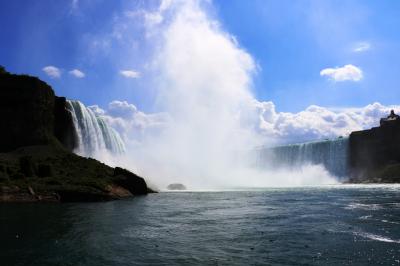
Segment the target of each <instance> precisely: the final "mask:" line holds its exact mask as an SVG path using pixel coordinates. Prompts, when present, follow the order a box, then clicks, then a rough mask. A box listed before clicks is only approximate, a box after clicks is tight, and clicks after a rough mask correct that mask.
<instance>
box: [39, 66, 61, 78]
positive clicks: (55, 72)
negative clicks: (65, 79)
mask: <svg viewBox="0 0 400 266" xmlns="http://www.w3.org/2000/svg"><path fill="white" fill-rule="evenodd" d="M42 70H43V72H44V73H46V74H47V76H49V77H50V78H60V77H61V71H60V69H59V68H57V67H55V66H45V67H44V68H42Z"/></svg>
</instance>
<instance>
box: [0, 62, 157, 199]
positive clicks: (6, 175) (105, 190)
mask: <svg viewBox="0 0 400 266" xmlns="http://www.w3.org/2000/svg"><path fill="white" fill-rule="evenodd" d="M0 113H1V114H2V119H1V120H0V126H1V131H0V202H2V201H3V202H16V201H18V202H22V201H97V200H110V199H118V198H122V197H128V196H132V195H141V194H146V193H148V192H150V191H151V190H149V189H148V188H147V184H146V182H145V180H144V179H143V178H142V177H139V176H137V175H135V174H134V173H131V172H129V171H127V170H125V169H122V168H118V167H116V168H112V167H109V166H107V165H105V164H103V163H101V162H99V161H97V160H94V159H90V158H83V157H81V156H78V155H76V154H74V153H72V152H71V151H72V150H73V149H74V148H75V147H76V145H77V138H76V135H75V129H74V124H73V120H72V116H71V113H70V111H68V109H67V105H66V100H65V98H63V97H57V96H55V95H54V91H53V90H52V88H51V87H50V86H49V85H47V84H46V83H45V82H43V81H41V80H40V79H38V78H36V77H30V76H26V75H13V74H9V73H7V72H6V71H5V70H4V68H1V67H0Z"/></svg>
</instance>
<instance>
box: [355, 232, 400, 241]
mask: <svg viewBox="0 0 400 266" xmlns="http://www.w3.org/2000/svg"><path fill="white" fill-rule="evenodd" d="M353 234H354V235H356V236H361V237H363V238H367V239H371V240H375V241H381V242H386V243H397V244H400V240H396V239H391V238H388V237H384V236H380V235H375V234H371V233H365V232H353Z"/></svg>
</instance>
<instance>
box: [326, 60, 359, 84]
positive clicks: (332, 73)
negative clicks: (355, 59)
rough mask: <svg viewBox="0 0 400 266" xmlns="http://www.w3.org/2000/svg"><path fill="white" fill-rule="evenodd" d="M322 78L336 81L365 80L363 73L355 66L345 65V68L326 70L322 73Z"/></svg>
mask: <svg viewBox="0 0 400 266" xmlns="http://www.w3.org/2000/svg"><path fill="white" fill-rule="evenodd" d="M320 75H321V76H327V77H329V78H330V79H332V80H334V81H338V82H339V81H347V80H350V81H360V80H361V79H362V78H363V72H362V70H361V69H360V68H358V67H356V66H354V65H350V64H349V65H345V66H343V67H336V68H325V69H323V70H321V72H320Z"/></svg>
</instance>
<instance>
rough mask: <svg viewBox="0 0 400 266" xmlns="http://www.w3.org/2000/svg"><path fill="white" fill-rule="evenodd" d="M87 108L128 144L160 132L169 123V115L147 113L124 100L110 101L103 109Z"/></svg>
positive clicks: (97, 107)
mask: <svg viewBox="0 0 400 266" xmlns="http://www.w3.org/2000/svg"><path fill="white" fill-rule="evenodd" d="M89 108H90V109H92V111H94V112H95V113H96V114H97V115H99V116H102V117H103V118H104V119H105V120H106V121H107V122H108V123H109V124H110V125H111V126H112V127H113V128H114V129H116V130H117V131H118V133H119V134H120V135H121V137H122V138H123V140H124V142H125V143H126V144H128V145H129V144H132V143H133V144H135V143H137V142H140V141H142V140H143V139H144V138H150V137H151V136H153V135H154V134H160V133H161V132H162V130H163V129H165V128H166V126H167V125H170V124H171V122H170V117H169V115H167V114H165V113H154V114H147V113H144V112H141V111H139V110H138V109H137V108H136V106H135V105H133V104H130V103H128V102H126V101H112V102H110V103H109V104H108V107H107V108H106V109H105V110H104V109H102V108H100V107H99V106H98V105H93V106H89Z"/></svg>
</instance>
